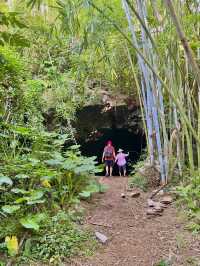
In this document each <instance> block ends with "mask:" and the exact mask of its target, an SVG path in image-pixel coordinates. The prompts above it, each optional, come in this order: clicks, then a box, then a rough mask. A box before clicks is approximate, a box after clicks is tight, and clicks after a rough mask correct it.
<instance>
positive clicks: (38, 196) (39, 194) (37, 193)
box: [29, 190, 44, 201]
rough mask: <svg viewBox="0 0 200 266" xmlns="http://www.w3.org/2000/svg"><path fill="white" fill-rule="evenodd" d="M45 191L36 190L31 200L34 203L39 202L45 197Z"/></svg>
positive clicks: (32, 193)
mask: <svg viewBox="0 0 200 266" xmlns="http://www.w3.org/2000/svg"><path fill="white" fill-rule="evenodd" d="M43 195H44V191H42V190H34V191H32V192H31V193H30V197H29V200H31V201H34V200H39V199H41V198H42V197H43Z"/></svg>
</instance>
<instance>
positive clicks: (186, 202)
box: [176, 171, 200, 232]
mask: <svg viewBox="0 0 200 266" xmlns="http://www.w3.org/2000/svg"><path fill="white" fill-rule="evenodd" d="M186 175H187V173H186V172H185V178H184V180H185V181H184V183H183V184H182V185H180V186H177V187H176V191H177V195H178V200H177V203H178V205H181V206H182V207H183V206H184V207H185V212H186V213H187V215H188V218H189V219H190V220H191V222H190V223H189V224H188V226H187V228H188V229H189V230H191V231H194V232H198V231H199V230H200V203H199V197H200V172H199V171H196V172H194V173H193V175H192V176H191V175H187V176H186Z"/></svg>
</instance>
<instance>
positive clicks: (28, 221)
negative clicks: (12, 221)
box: [20, 217, 40, 231]
mask: <svg viewBox="0 0 200 266" xmlns="http://www.w3.org/2000/svg"><path fill="white" fill-rule="evenodd" d="M20 223H21V225H22V226H23V227H25V228H27V229H33V230H35V231H38V230H39V228H40V226H39V224H38V222H37V221H36V220H35V219H34V218H32V217H25V218H22V219H20Z"/></svg>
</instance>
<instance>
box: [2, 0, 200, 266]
mask: <svg viewBox="0 0 200 266" xmlns="http://www.w3.org/2000/svg"><path fill="white" fill-rule="evenodd" d="M171 2H172V1H167V0H165V1H160V0H156V1H155V0H151V1H140V0H135V1H128V0H122V2H121V1H117V0H110V1H109V2H108V1H103V0H69V1H67V0H66V1H65V0H46V1H45V0H44V1H43V0H27V1H20V0H19V1H18V0H10V1H1V3H0V129H1V130H0V158H1V159H0V216H1V220H2V222H1V225H0V243H1V244H0V250H1V252H2V254H4V256H5V260H7V258H8V257H10V258H13V257H15V255H17V254H20V255H21V256H20V257H18V258H17V259H18V260H19V261H20V262H19V263H23V262H24V264H25V265H27V264H26V263H27V261H28V260H38V259H40V260H44V261H45V260H51V261H52V262H55V263H57V262H59V261H60V260H62V259H63V257H67V256H70V255H73V254H77V252H78V250H84V249H83V248H82V247H83V243H84V242H85V241H88V239H90V241H89V242H91V238H90V234H89V233H88V232H83V231H81V230H80V228H79V227H77V223H78V222H80V219H81V218H80V217H81V216H80V213H79V214H77V213H76V212H75V211H74V207H73V209H71V206H72V205H73V206H74V205H76V204H78V202H79V200H80V198H87V197H90V194H91V193H92V192H97V191H99V190H100V189H101V188H100V187H99V186H98V184H97V183H96V181H95V180H94V178H93V176H94V174H95V173H96V172H97V171H98V169H97V167H96V163H95V158H85V157H83V156H82V155H81V154H80V151H79V147H78V145H77V143H76V139H75V136H76V132H75V130H74V129H73V128H72V125H71V121H72V120H74V119H75V118H76V117H75V114H76V110H77V108H79V107H82V106H84V105H85V104H89V103H95V102H98V101H99V97H100V96H99V95H100V94H99V91H101V90H108V91H110V92H111V93H113V94H116V93H117V94H125V95H128V96H129V97H132V99H133V102H138V103H140V105H141V110H142V114H143V121H144V127H145V133H146V137H147V142H148V157H149V160H150V162H151V164H155V163H157V164H159V167H160V173H161V181H162V182H163V183H165V182H167V181H168V180H169V181H171V180H176V182H177V180H178V182H179V187H178V192H179V194H180V196H181V197H180V201H181V203H184V205H185V206H186V209H187V213H188V215H189V218H192V219H193V218H194V220H193V222H192V224H191V226H190V228H191V229H192V230H195V231H199V230H200V223H199V222H200V220H199V217H200V206H199V201H198V198H199V196H200V192H199V191H200V172H199V167H200V112H199V104H200V103H199V96H200V95H199V88H200V72H199V60H200V41H199V40H200V36H199V35H200V15H199V10H200V6H199V1H198V0H192V1H190V0H183V1H178V0H177V1H173V6H172V5H171ZM49 114H50V117H51V120H52V121H51V123H50V124H49V120H48V119H46V117H47V116H49ZM142 182H143V181H142ZM144 182H145V181H144ZM75 209H76V208H75ZM77 211H78V212H79V209H77ZM58 228H59V230H58ZM64 235H65V236H66V237H64ZM57 243H62V246H59V248H58V246H57ZM84 252H87V250H85V251H84ZM2 260H4V257H2Z"/></svg>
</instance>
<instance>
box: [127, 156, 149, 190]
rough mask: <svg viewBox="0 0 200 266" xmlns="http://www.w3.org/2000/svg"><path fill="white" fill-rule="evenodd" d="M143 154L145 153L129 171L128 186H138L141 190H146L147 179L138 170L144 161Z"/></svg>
mask: <svg viewBox="0 0 200 266" xmlns="http://www.w3.org/2000/svg"><path fill="white" fill-rule="evenodd" d="M144 156H145V155H142V156H141V158H140V160H139V161H138V162H137V163H136V164H134V165H133V166H132V168H133V170H132V172H131V178H130V180H129V186H130V187H137V188H140V189H141V190H143V191H145V192H146V191H147V190H148V180H147V178H146V177H145V176H143V175H142V174H140V172H139V169H141V168H142V167H143V166H144V162H145V157H144Z"/></svg>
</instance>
